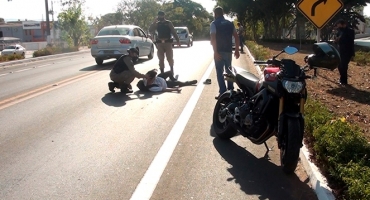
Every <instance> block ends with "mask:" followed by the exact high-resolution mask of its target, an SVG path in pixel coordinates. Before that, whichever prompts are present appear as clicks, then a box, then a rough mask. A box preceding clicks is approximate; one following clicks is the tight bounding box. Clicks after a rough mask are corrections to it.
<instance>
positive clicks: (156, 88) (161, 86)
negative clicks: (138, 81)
mask: <svg viewBox="0 0 370 200" xmlns="http://www.w3.org/2000/svg"><path fill="white" fill-rule="evenodd" d="M146 84H147V80H146V78H144V85H145V86H146ZM152 84H155V85H158V86H153V87H150V88H149V91H151V92H162V91H163V90H164V89H166V88H167V83H166V80H164V79H163V78H161V77H156V78H155V80H154V81H153V83H152Z"/></svg>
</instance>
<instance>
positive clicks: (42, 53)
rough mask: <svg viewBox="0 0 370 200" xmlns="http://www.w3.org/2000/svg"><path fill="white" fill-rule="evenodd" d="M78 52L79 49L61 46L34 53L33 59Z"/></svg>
mask: <svg viewBox="0 0 370 200" xmlns="http://www.w3.org/2000/svg"><path fill="white" fill-rule="evenodd" d="M75 51H78V47H60V46H47V47H45V48H43V49H40V50H37V51H34V52H33V57H40V56H48V55H54V54H60V53H69V52H75Z"/></svg>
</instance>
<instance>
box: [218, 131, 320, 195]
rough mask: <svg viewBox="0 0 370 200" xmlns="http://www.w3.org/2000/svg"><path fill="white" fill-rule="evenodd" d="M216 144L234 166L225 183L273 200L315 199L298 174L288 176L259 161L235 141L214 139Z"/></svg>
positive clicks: (230, 169)
mask: <svg viewBox="0 0 370 200" xmlns="http://www.w3.org/2000/svg"><path fill="white" fill-rule="evenodd" d="M213 144H214V146H215V148H216V150H217V151H218V152H219V154H220V155H221V156H222V157H223V158H224V159H225V160H226V161H227V162H228V163H229V164H230V165H231V166H232V167H231V168H228V169H227V170H228V171H229V173H230V174H231V175H232V177H231V178H229V179H227V180H225V181H233V182H235V183H237V184H239V185H240V189H241V190H242V191H243V192H245V193H246V194H248V195H257V196H259V199H270V200H281V199H284V200H290V199H291V200H296V199H301V200H305V199H307V200H313V199H317V197H316V195H315V193H314V192H313V191H312V189H311V188H310V187H309V186H308V185H307V184H306V182H308V180H305V182H302V181H300V180H299V178H298V177H297V175H296V174H293V175H290V176H287V175H285V174H284V173H283V171H282V170H281V168H280V167H279V166H276V165H275V164H274V163H271V162H270V161H269V160H267V159H265V158H257V157H255V156H254V155H252V154H251V153H249V152H248V151H247V150H246V149H245V148H243V147H240V146H239V145H237V144H236V143H235V142H233V141H232V140H221V139H219V138H215V139H214V140H213Z"/></svg>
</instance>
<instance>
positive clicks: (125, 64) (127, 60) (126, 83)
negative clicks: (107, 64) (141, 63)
mask: <svg viewBox="0 0 370 200" xmlns="http://www.w3.org/2000/svg"><path fill="white" fill-rule="evenodd" d="M127 52H128V55H122V56H121V57H120V58H119V59H118V60H117V61H116V63H114V66H113V69H112V70H111V72H110V74H109V76H110V79H111V80H112V81H113V82H109V83H108V87H109V90H110V91H111V92H115V90H114V88H120V89H121V92H123V93H132V92H133V91H132V86H131V82H132V81H133V80H134V79H135V77H136V78H148V76H146V75H144V74H141V73H139V72H138V71H136V70H135V68H134V63H133V60H136V59H137V58H138V56H139V51H138V50H137V49H135V48H130V49H129V50H127Z"/></svg>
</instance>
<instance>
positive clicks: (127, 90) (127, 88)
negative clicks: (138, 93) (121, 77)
mask: <svg viewBox="0 0 370 200" xmlns="http://www.w3.org/2000/svg"><path fill="white" fill-rule="evenodd" d="M131 88H132V87H131V85H129V84H121V92H122V93H126V94H127V93H133V91H132V89H131Z"/></svg>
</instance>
